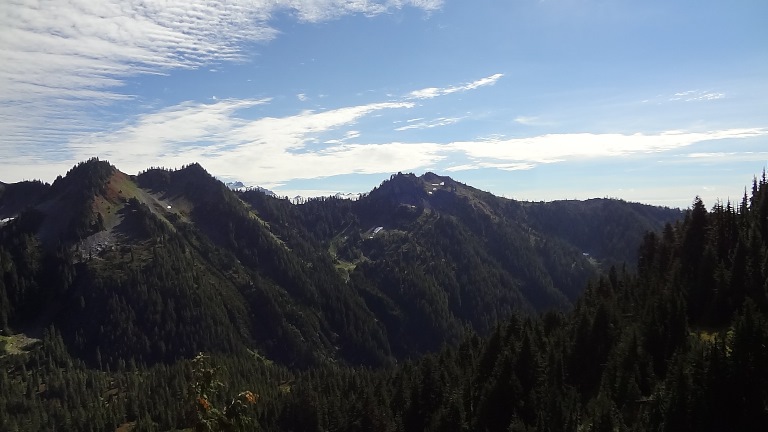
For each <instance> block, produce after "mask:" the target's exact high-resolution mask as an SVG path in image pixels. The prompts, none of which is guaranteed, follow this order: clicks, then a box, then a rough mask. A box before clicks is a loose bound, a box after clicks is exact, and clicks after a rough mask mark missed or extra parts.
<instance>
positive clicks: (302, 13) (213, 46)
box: [0, 0, 442, 151]
mask: <svg viewBox="0 0 768 432" xmlns="http://www.w3.org/2000/svg"><path fill="white" fill-rule="evenodd" d="M441 4H442V1H440V0H380V1H375V0H371V1H358V0H307V1H294V0H104V1H98V2H96V1H90V0H4V1H3V2H0V52H2V56H3V61H2V62H1V63H0V130H3V134H2V136H1V137H0V145H3V146H12V147H14V148H15V150H16V151H21V150H20V149H21V148H22V147H26V146H29V145H43V144H45V143H50V142H52V141H53V142H55V141H59V142H61V141H64V140H66V139H68V137H72V136H75V135H77V134H80V133H82V132H86V131H89V130H93V129H98V128H100V127H103V124H100V123H99V122H98V119H96V118H94V117H92V116H90V115H89V114H86V112H87V108H92V107H94V106H98V105H108V104H111V103H113V102H115V101H119V100H125V99H130V98H132V95H131V94H130V93H126V92H123V91H121V86H123V85H124V83H125V80H126V79H127V78H129V77H132V76H135V75H138V74H164V73H167V72H168V71H170V70H173V69H193V68H199V67H202V66H204V65H206V64H209V63H212V62H230V61H240V60H243V58H242V52H241V47H242V46H243V44H245V43H248V42H267V41H270V40H272V39H274V38H275V37H277V36H278V34H279V32H278V30H277V29H275V28H274V27H273V26H272V24H271V21H272V19H273V17H274V16H275V15H277V14H279V13H287V14H288V15H291V16H293V17H295V19H297V20H299V21H305V22H319V21H324V20H329V19H333V18H337V17H340V16H344V15H349V14H364V15H369V16H370V15H377V14H381V13H385V12H387V11H390V10H393V9H400V8H404V7H415V8H420V9H422V10H425V11H433V10H436V9H438V8H439V7H440V6H441ZM41 124H45V125H48V126H50V127H49V129H48V131H47V132H43V133H40V132H39V131H38V130H37V128H38V127H39V125H41Z"/></svg>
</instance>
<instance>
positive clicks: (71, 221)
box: [0, 161, 768, 431]
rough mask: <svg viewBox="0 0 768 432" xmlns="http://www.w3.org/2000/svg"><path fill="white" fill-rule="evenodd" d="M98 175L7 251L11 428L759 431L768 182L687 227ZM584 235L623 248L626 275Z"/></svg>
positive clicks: (2, 253)
mask: <svg viewBox="0 0 768 432" xmlns="http://www.w3.org/2000/svg"><path fill="white" fill-rule="evenodd" d="M88 164H96V165H98V168H97V169H95V170H94V173H91V174H89V176H95V177H93V178H90V180H93V179H94V178H95V179H96V180H98V181H90V180H89V181H85V180H82V179H81V180H75V178H72V172H75V173H77V172H81V171H78V169H77V168H76V169H74V170H73V171H72V172H70V174H68V175H67V177H65V178H64V179H62V180H61V182H60V181H58V180H57V182H56V183H54V185H53V186H51V187H48V188H46V190H45V191H44V193H43V197H42V198H40V201H38V202H37V203H36V204H33V205H31V206H30V207H29V210H27V211H25V212H22V213H21V214H19V215H18V216H17V217H16V218H15V219H14V220H13V221H11V223H8V224H6V225H5V226H3V227H2V229H0V235H1V236H2V237H0V240H1V241H0V270H2V272H3V278H1V279H0V284H2V286H0V310H2V311H3V312H2V313H3V315H2V316H0V318H2V319H3V321H2V323H0V324H2V326H3V332H4V333H3V334H4V336H2V339H0V344H2V349H3V350H4V351H5V354H4V355H3V357H2V358H0V364H1V365H2V367H1V368H0V429H2V430H58V429H62V428H64V429H69V430H110V431H111V430H115V429H117V428H118V427H123V428H133V429H134V430H174V429H184V428H194V427H203V426H205V425H208V426H210V427H211V428H220V429H227V428H229V429H232V430H236V429H237V428H241V429H244V430H252V429H254V428H258V429H264V430H275V431H278V430H294V431H304V430H318V431H319V430H350V431H352V430H361V431H362V430H376V431H424V430H435V431H436V430H445V431H455V430H468V431H469V430H472V431H483V430H487V431H497V430H498V431H508V430H563V431H566V430H567V431H570V430H574V431H575V430H652V429H653V430H657V429H658V430H675V431H678V430H697V431H698V430H762V427H764V425H765V424H768V366H766V365H768V348H766V347H768V242H767V240H768V182H766V179H765V176H764V175H763V176H762V177H761V178H760V179H755V181H754V182H753V184H752V188H751V191H747V192H746V193H745V194H744V197H743V199H742V201H741V202H739V203H719V202H718V203H715V204H714V205H713V206H712V207H711V209H709V210H708V209H707V207H706V205H705V204H704V203H703V202H701V200H699V199H698V198H697V199H695V200H694V202H693V204H692V207H691V209H689V210H688V211H687V212H685V214H684V216H683V217H682V218H679V219H678V218H676V217H674V216H673V213H672V212H666V211H664V210H663V209H658V208H651V207H647V206H640V205H635V204H630V203H622V202H620V201H610V200H609V201H604V202H600V201H593V202H574V203H573V204H575V205H573V206H569V205H568V203H567V202H561V203H551V204H550V205H551V208H552V209H554V210H553V212H552V213H547V211H546V206H544V205H542V207H538V206H537V205H536V204H534V203H521V202H515V201H512V200H503V199H496V198H495V197H493V196H491V195H490V194H486V193H483V192H480V191H477V190H474V189H472V188H469V187H467V186H466V185H462V184H460V183H456V182H453V181H452V180H450V179H449V178H447V177H439V176H435V175H433V174H428V175H425V176H422V177H416V176H412V175H398V176H394V177H393V178H392V179H390V180H389V181H386V182H384V183H383V184H382V185H381V186H380V187H379V188H377V189H376V190H374V191H372V192H371V193H370V194H367V195H366V196H365V197H363V198H362V199H361V200H359V201H356V202H351V201H342V200H334V199H323V200H311V201H309V202H307V203H306V204H302V205H299V206H296V205H292V204H290V203H289V202H287V201H285V200H279V199H275V198H273V197H268V196H266V195H265V194H263V193H261V192H258V191H243V192H239V193H233V192H232V191H229V190H228V189H227V188H226V187H224V186H223V185H222V184H221V183H220V182H217V181H215V179H213V178H212V177H210V176H209V175H207V173H206V172H205V170H203V169H202V167H200V166H198V165H194V166H191V167H187V168H185V169H182V170H178V171H167V170H162V169H157V170H148V171H147V172H145V173H142V174H141V175H139V176H138V177H135V178H133V177H130V176H125V175H124V174H122V173H119V171H116V170H115V169H114V168H113V167H111V166H109V165H108V164H106V163H104V162H101V161H89V162H87V163H84V164H83V165H85V166H87V165H88ZM84 171H88V170H84ZM67 178H69V180H66V179H67ZM79 182H82V183H79ZM441 182H443V185H440V183H441ZM57 183H58V184H59V185H58V186H56V185H57ZM81 185H92V187H91V188H90V189H89V190H90V191H91V195H88V196H85V195H84V197H83V198H82V200H81V201H71V199H74V198H67V200H68V201H67V202H71V203H75V202H76V203H77V206H73V208H74V210H73V211H71V212H70V213H68V214H66V215H65V216H66V218H63V219H65V220H63V221H62V220H59V221H56V223H55V224H54V223H53V222H51V221H50V220H48V219H49V218H50V216H49V215H50V213H48V212H49V211H50V209H52V208H59V207H58V205H59V204H58V203H59V202H60V201H61V200H64V199H65V198H63V197H70V195H63V194H67V193H70V192H66V191H72V190H78V189H79V187H80V186H81ZM54 186H55V187H56V188H57V189H55V188H54ZM433 188H434V189H433ZM429 192H432V193H429ZM0 199H2V197H0ZM0 203H2V201H0ZM80 205H83V206H85V208H86V210H82V208H81V207H78V206H80ZM595 208H596V209H598V210H599V211H595V210H594V209H595ZM590 211H595V212H594V213H589V212H590ZM610 212H613V213H610ZM607 214H614V215H622V216H621V217H618V218H616V219H612V218H610V217H609V216H607ZM590 215H591V216H590ZM665 217H667V219H666V220H664V218H665ZM566 218H567V220H569V221H570V224H571V225H572V226H573V230H568V231H565V230H562V229H560V232H558V228H559V227H561V226H562V224H563V223H564V222H563V221H564V220H566ZM579 221H582V222H579ZM591 224H592V225H594V226H597V227H600V226H602V227H603V228H605V229H608V230H609V231H611V232H612V233H616V232H618V233H622V235H620V236H619V237H617V238H619V240H617V241H619V242H622V241H626V242H628V241H630V239H631V238H634V237H633V236H635V235H636V236H637V243H636V244H635V245H634V246H631V248H633V249H634V250H637V251H638V253H637V255H635V260H634V261H632V262H627V263H622V262H621V260H611V259H610V257H609V256H608V255H609V254H610V253H611V252H610V251H611V250H613V249H615V248H616V247H617V246H616V244H613V243H612V242H611V238H610V237H605V238H603V237H600V236H599V233H598V232H594V233H593V235H590V234H589V232H590V230H591V229H593V228H591V226H592V225H591ZM646 224H650V225H653V224H656V225H655V226H650V227H648V226H645V225H646ZM379 226H381V227H383V229H382V230H380V231H378V232H376V233H375V234H374V232H373V230H375V228H377V227H379ZM57 227H67V229H65V230H63V231H64V232H71V235H69V236H65V235H60V236H53V235H51V233H52V232H55V228H57ZM70 228H71V229H70ZM637 228H642V229H641V230H638V231H636V232H637V234H631V235H630V234H627V232H629V231H631V230H634V229H637ZM104 233H107V234H104ZM41 234H42V236H41ZM94 236H96V237H98V236H101V237H98V238H99V241H93V238H94ZM109 236H112V237H109ZM585 241H589V242H591V243H592V244H591V246H587V245H586V244H584V243H580V242H585ZM89 242H90V243H89ZM638 246H639V247H638ZM588 247H589V248H590V249H588ZM626 247H627V248H629V247H630V246H626ZM510 250H513V251H515V252H516V253H510V252H509V251H510ZM587 253H588V254H589V255H586V254H587ZM602 254H606V255H602ZM569 268H570V269H575V271H568V269H569ZM580 268H581V269H584V270H583V273H582V272H581V271H582V270H579V269H580ZM587 269H591V270H590V271H587ZM577 283H583V285H582V288H573V287H570V288H563V287H564V286H569V284H577ZM470 287H471V290H469V288H470ZM505 302H506V303H505ZM499 304H501V305H505V304H506V305H507V306H505V307H507V308H508V309H499V307H498V305H499ZM544 310H547V312H543V311H544ZM539 311H541V312H539ZM93 323H98V326H96V325H93ZM36 328H39V329H40V332H39V334H32V333H29V334H28V336H39V338H38V339H39V340H40V341H39V342H37V343H35V342H34V341H35V339H34V338H33V339H29V338H27V339H25V338H24V337H21V335H19V334H14V333H16V332H17V331H18V330H23V329H30V330H33V329H36ZM199 351H205V352H208V353H210V356H209V357H208V358H205V357H199V356H198V357H196V355H197V352H199ZM249 392H250V393H249Z"/></svg>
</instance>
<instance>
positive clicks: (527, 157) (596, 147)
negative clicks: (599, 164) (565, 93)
mask: <svg viewBox="0 0 768 432" xmlns="http://www.w3.org/2000/svg"><path fill="white" fill-rule="evenodd" d="M766 135H768V129H761V128H753V129H726V130H720V131H709V132H684V131H667V132H662V133H659V134H641V133H637V134H632V135H625V134H610V133H607V134H593V133H570V134H548V135H541V136H536V137H530V138H513V139H506V140H489V141H471V142H455V143H452V144H450V145H449V146H450V148H452V149H453V150H455V151H457V152H460V153H463V154H465V155H467V156H468V157H470V158H473V159H475V160H477V161H481V162H488V161H495V162H497V163H525V164H534V165H535V164H543V163H553V162H563V161H573V160H578V159H593V158H607V157H622V156H630V155H634V154H647V153H658V152H664V151H668V150H673V149H677V148H681V147H687V146H690V145H692V144H695V143H698V142H703V141H712V140H720V139H729V138H731V139H732V138H751V137H756V136H766Z"/></svg>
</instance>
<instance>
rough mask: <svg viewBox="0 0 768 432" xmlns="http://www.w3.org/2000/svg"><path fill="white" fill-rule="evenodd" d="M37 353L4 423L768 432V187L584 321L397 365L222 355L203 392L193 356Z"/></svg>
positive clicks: (568, 318)
mask: <svg viewBox="0 0 768 432" xmlns="http://www.w3.org/2000/svg"><path fill="white" fill-rule="evenodd" d="M287 208H288V207H286V209H287ZM289 226H290V224H289ZM3 343H5V344H6V345H8V343H9V341H6V340H4V341H3ZM26 349H28V350H30V352H29V353H21V354H15V355H6V356H4V357H3V358H2V359H0V364H2V366H3V367H2V368H0V428H3V429H7V430H17V429H18V430H60V429H69V430H110V431H111V430H115V428H116V427H118V426H122V427H123V428H133V430H136V431H144V430H173V429H175V428H190V427H194V426H196V425H198V426H202V425H203V423H202V422H203V421H212V422H213V423H209V424H212V425H214V426H215V427H235V425H236V424H238V423H237V422H235V420H231V421H230V420H226V418H225V417H220V416H218V414H216V412H215V411H214V410H213V408H211V407H224V406H227V404H230V406H240V405H233V404H235V402H237V401H238V400H241V399H242V398H243V397H242V396H239V395H238V392H239V391H241V390H245V389H249V390H252V391H253V392H254V393H255V394H256V395H258V400H257V401H256V403H255V404H253V405H248V406H244V405H243V406H242V410H241V411H238V412H240V413H241V414H242V415H243V416H245V418H250V419H251V420H252V421H253V422H254V423H255V424H252V426H251V427H250V429H244V430H252V429H253V428H254V427H256V428H259V429H262V430H270V431H291V430H292V431H307V430H340V431H370V430H374V431H457V430H459V431H461V430H467V431H470V430H471V431H510V430H511V431H525V430H537V431H538V430H541V431H585V430H589V431H616V430H619V431H624V430H664V431H709V430H711V431H722V430H743V431H762V430H764V427H765V424H768V367H766V364H768V182H767V181H766V179H765V177H764V176H763V178H761V179H760V180H759V181H758V180H756V181H755V182H754V184H753V188H752V192H751V194H750V195H749V196H746V195H745V197H744V199H743V200H742V202H741V203H737V204H735V205H731V204H730V203H728V204H721V203H717V204H716V205H715V206H713V207H712V209H711V210H709V211H708V210H707V208H706V207H705V205H704V203H702V202H701V201H700V200H698V199H697V200H695V201H694V205H693V207H692V209H691V210H690V211H689V212H687V213H686V216H685V218H684V219H682V220H680V221H678V222H676V223H674V224H668V225H667V226H665V228H664V229H663V230H661V231H658V232H649V233H647V234H646V235H645V236H644V238H643V241H642V243H641V247H640V254H639V257H638V261H637V265H636V266H635V267H630V266H627V267H625V268H622V267H618V268H617V267H613V268H610V269H608V270H607V271H605V272H604V273H603V274H602V275H601V276H600V277H598V278H595V279H594V280H593V281H592V282H590V283H589V284H588V287H587V289H586V291H585V292H584V294H583V295H582V296H581V297H580V298H579V299H578V301H577V302H576V306H575V308H574V309H573V310H572V311H570V312H565V313H564V312H553V311H550V312H547V313H545V314H543V315H541V316H539V317H535V316H530V315H529V316H523V315H517V314H515V315H513V316H512V317H511V318H510V319H508V320H505V321H504V322H501V323H499V324H498V325H497V326H495V327H494V329H493V330H492V331H491V333H490V335H489V336H487V337H480V336H477V335H472V334H468V335H466V337H465V338H463V341H462V342H461V343H459V344H457V345H448V346H446V347H445V348H443V349H442V350H441V351H439V352H438V353H437V354H428V355H425V356H423V357H419V358H416V359H413V360H411V361H404V362H401V363H399V364H398V365H394V366H390V367H384V368H376V369H369V368H351V367H347V366H344V365H342V364H339V363H336V364H328V363H326V364H324V365H321V366H318V367H313V368H310V369H307V370H301V371H297V370H289V369H286V368H285V367H282V366H279V365H277V364H273V363H271V362H269V361H267V360H265V359H264V358H263V357H262V356H260V355H258V354H256V353H254V352H248V351H245V352H232V353H228V354H217V355H214V356H212V357H211V359H210V361H211V362H212V363H213V364H215V365H216V366H217V367H218V369H215V368H214V369H211V368H207V367H206V368H204V369H202V371H203V372H205V371H208V372H210V373H211V374H212V375H205V376H207V377H210V378H213V377H216V379H218V380H220V381H221V383H223V384H224V385H223V386H222V387H220V388H219V389H218V391H211V392H207V393H205V394H201V393H200V392H199V389H201V388H202V387H201V381H200V379H201V378H200V377H201V375H200V371H201V369H200V368H199V365H198V364H196V363H195V362H190V361H188V360H183V361H180V362H176V363H172V364H158V365H155V366H152V367H147V366H145V365H143V364H141V363H138V364H137V363H136V362H134V361H129V362H122V361H121V362H118V364H117V366H116V367H114V368H110V366H109V365H106V366H105V367H104V368H101V369H99V368H94V367H92V366H87V365H85V364H84V363H82V362H80V361H79V360H75V359H72V357H71V355H70V354H69V353H68V352H67V346H66V343H65V342H64V339H63V338H62V336H61V334H60V333H59V332H58V331H57V330H56V329H55V328H51V329H48V330H46V331H45V336H44V338H43V342H42V343H41V344H40V346H38V347H27V348H26ZM195 371H197V372H195ZM216 371H218V372H216ZM210 378H206V379H204V380H203V381H204V382H208V383H210V382H214V381H211V380H210ZM204 387H205V386H204ZM205 388H211V389H214V388H215V386H214V387H210V386H207V387H205ZM243 394H245V393H240V395H243ZM238 398H240V399H238ZM230 401H233V402H231V403H230ZM227 412H232V411H227ZM237 418H239V417H237Z"/></svg>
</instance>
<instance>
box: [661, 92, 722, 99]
mask: <svg viewBox="0 0 768 432" xmlns="http://www.w3.org/2000/svg"><path fill="white" fill-rule="evenodd" d="M724 97H725V93H718V92H711V91H704V90H686V91H683V92H678V93H675V94H674V95H672V96H671V97H670V98H669V100H670V101H672V102H675V101H682V102H698V101H710V100H717V99H722V98H724Z"/></svg>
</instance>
